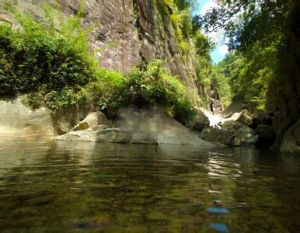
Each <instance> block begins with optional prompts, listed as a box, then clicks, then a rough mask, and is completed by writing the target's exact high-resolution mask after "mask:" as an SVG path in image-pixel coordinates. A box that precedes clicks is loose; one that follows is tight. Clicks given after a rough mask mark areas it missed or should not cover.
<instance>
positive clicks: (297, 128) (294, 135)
mask: <svg viewBox="0 0 300 233" xmlns="http://www.w3.org/2000/svg"><path fill="white" fill-rule="evenodd" d="M280 151H281V152H282V153H285V154H297V155H300V120H298V121H297V122H296V123H295V124H294V125H293V126H292V127H291V128H290V129H289V130H288V131H287V132H286V133H285V135H284V137H283V140H282V143H281V147H280Z"/></svg>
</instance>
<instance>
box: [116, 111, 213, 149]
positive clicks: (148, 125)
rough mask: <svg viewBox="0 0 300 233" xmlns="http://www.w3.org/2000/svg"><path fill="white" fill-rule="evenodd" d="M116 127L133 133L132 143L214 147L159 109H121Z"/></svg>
mask: <svg viewBox="0 0 300 233" xmlns="http://www.w3.org/2000/svg"><path fill="white" fill-rule="evenodd" d="M116 126H117V127H119V128H124V129H126V130H128V131H129V132H130V133H131V135H132V143H140V141H142V142H144V143H146V142H147V141H150V142H153V141H154V142H156V143H158V144H180V145H197V146H201V147H213V146H214V145H213V144H211V143H209V142H205V141H203V140H202V139H200V138H199V136H198V134H197V133H195V132H193V131H191V130H190V129H188V128H186V127H185V126H183V125H182V124H180V123H179V122H178V121H176V120H174V119H172V118H170V117H169V116H168V115H167V114H166V113H165V112H164V111H163V109H161V108H159V107H153V108H152V109H148V110H146V109H142V110H141V109H137V108H135V107H129V108H124V109H121V110H120V111H119V120H118V121H117V122H116Z"/></svg>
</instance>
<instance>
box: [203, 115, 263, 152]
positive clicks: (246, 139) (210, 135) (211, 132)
mask: <svg viewBox="0 0 300 233" xmlns="http://www.w3.org/2000/svg"><path fill="white" fill-rule="evenodd" d="M201 138H202V139H203V140H206V141H210V142H215V143H220V144H223V145H228V146H249V145H254V144H255V142H256V141H257V136H256V135H255V132H254V130H252V129H251V128H249V127H247V126H245V125H243V124H241V123H239V122H237V121H226V122H224V123H223V124H221V125H220V127H208V128H206V129H204V130H203V131H202V133H201Z"/></svg>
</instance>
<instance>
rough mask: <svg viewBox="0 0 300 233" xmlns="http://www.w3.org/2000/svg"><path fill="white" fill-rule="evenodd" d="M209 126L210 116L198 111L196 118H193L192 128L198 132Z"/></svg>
mask: <svg viewBox="0 0 300 233" xmlns="http://www.w3.org/2000/svg"><path fill="white" fill-rule="evenodd" d="M208 126H209V119H208V117H207V116H206V115H205V114H204V113H203V112H202V111H198V112H197V115H196V117H195V119H194V120H193V126H192V129H193V130H195V131H198V132H202V130H203V129H204V128H206V127H208Z"/></svg>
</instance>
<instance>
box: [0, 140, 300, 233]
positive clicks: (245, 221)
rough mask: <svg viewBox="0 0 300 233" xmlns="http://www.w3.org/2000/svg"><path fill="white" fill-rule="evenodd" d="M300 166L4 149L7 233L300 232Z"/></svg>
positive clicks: (232, 153) (253, 154)
mask: <svg viewBox="0 0 300 233" xmlns="http://www.w3.org/2000/svg"><path fill="white" fill-rule="evenodd" d="M299 168H300V161H299V159H297V158H291V157H281V156H276V155H273V154H269V153H268V152H258V151H255V150H252V149H235V150H233V149H229V148H216V149H214V150H210V151H205V150H201V149H199V148H196V147H187V146H171V145H161V146H150V145H120V144H95V143H70V142H68V143H66V142H36V143H32V142H31V143H30V142H22V141H18V142H16V141H14V142H9V141H6V142H1V143H0V231H1V232H132V233H134V232H297V230H298V229H299V226H300V223H298V221H297V216H298V213H299V206H300V205H299V204H300V198H299V196H300V195H299V194H300V190H299V189H300V173H299Z"/></svg>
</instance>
